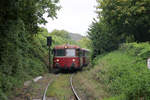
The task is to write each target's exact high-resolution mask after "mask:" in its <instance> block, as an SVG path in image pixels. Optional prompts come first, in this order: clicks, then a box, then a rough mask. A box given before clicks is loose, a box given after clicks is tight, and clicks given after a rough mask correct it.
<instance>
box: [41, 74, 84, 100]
mask: <svg viewBox="0 0 150 100" xmlns="http://www.w3.org/2000/svg"><path fill="white" fill-rule="evenodd" d="M53 81H54V80H51V81H50V82H49V83H48V85H47V86H46V88H45V91H44V94H43V97H42V100H47V98H46V93H47V89H48V87H49V86H50V84H51V83H52V82H53ZM70 87H71V89H72V92H73V94H74V96H75V99H76V100H81V99H80V97H79V96H78V94H77V92H76V91H75V88H74V86H73V74H72V75H71V76H70Z"/></svg>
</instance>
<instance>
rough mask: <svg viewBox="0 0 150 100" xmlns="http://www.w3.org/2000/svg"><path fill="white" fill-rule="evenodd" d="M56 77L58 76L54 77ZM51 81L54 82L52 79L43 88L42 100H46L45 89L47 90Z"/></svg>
mask: <svg viewBox="0 0 150 100" xmlns="http://www.w3.org/2000/svg"><path fill="white" fill-rule="evenodd" d="M56 77H58V75H56ZM55 79H56V78H55ZM53 81H54V79H52V80H50V81H49V82H48V85H47V86H46V88H45V91H44V94H43V97H42V100H46V93H47V89H48V87H49V85H50V84H51V83H52V82H53Z"/></svg>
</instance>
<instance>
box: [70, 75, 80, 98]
mask: <svg viewBox="0 0 150 100" xmlns="http://www.w3.org/2000/svg"><path fill="white" fill-rule="evenodd" d="M72 77H73V75H71V77H70V84H71V89H72V91H73V93H74V95H75V97H76V99H77V100H81V99H80V98H79V96H78V94H77V92H76V91H75V89H74V87H73V84H72Z"/></svg>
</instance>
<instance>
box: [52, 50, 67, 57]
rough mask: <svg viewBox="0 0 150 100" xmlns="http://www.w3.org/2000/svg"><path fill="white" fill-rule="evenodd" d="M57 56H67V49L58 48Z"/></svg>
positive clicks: (55, 52)
mask: <svg viewBox="0 0 150 100" xmlns="http://www.w3.org/2000/svg"><path fill="white" fill-rule="evenodd" d="M54 54H55V56H65V50H64V49H56V50H55V51H54Z"/></svg>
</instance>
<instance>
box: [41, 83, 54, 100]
mask: <svg viewBox="0 0 150 100" xmlns="http://www.w3.org/2000/svg"><path fill="white" fill-rule="evenodd" d="M51 82H52V81H49V82H48V85H47V87H46V88H45V91H44V95H43V98H42V100H46V92H47V89H48V87H49V85H50V83H51Z"/></svg>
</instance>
